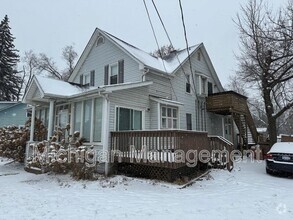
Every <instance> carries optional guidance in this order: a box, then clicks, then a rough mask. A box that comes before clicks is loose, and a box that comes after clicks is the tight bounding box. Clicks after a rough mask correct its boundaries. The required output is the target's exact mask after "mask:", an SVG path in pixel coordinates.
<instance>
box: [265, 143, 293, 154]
mask: <svg viewBox="0 0 293 220" xmlns="http://www.w3.org/2000/svg"><path fill="white" fill-rule="evenodd" d="M269 153H288V154H293V142H278V143H275V144H274V145H273V147H272V148H271V150H270V151H269Z"/></svg>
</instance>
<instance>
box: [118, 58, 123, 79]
mask: <svg viewBox="0 0 293 220" xmlns="http://www.w3.org/2000/svg"><path fill="white" fill-rule="evenodd" d="M118 83H124V60H119V61H118Z"/></svg>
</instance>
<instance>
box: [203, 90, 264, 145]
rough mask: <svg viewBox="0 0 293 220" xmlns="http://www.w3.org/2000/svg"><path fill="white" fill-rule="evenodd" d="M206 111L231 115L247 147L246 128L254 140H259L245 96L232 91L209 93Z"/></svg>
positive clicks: (256, 141) (257, 141)
mask: <svg viewBox="0 0 293 220" xmlns="http://www.w3.org/2000/svg"><path fill="white" fill-rule="evenodd" d="M206 103H207V111H208V112H213V113H215V114H220V115H232V117H233V119H234V122H235V124H236V126H237V127H238V130H239V133H240V136H241V137H242V138H243V140H244V142H245V145H246V147H248V130H247V129H248V128H249V130H250V132H251V134H252V138H253V140H254V142H255V143H256V144H257V143H259V142H260V139H259V134H258V132H257V130H256V127H255V124H254V121H253V118H252V115H251V113H250V110H249V107H248V105H247V97H245V96H243V95H240V94H238V93H236V92H233V91H227V92H221V93H215V94H211V95H209V96H208V97H207V99H206Z"/></svg>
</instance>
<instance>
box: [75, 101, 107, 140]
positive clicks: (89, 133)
mask: <svg viewBox="0 0 293 220" xmlns="http://www.w3.org/2000/svg"><path fill="white" fill-rule="evenodd" d="M102 106H103V104H102V98H95V99H88V100H85V101H82V102H77V103H75V104H74V123H73V124H74V131H80V132H81V137H84V138H85V139H86V142H100V141H101V133H102V118H103V117H102Z"/></svg>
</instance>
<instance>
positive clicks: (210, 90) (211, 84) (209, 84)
mask: <svg viewBox="0 0 293 220" xmlns="http://www.w3.org/2000/svg"><path fill="white" fill-rule="evenodd" d="M213 93H214V89H213V83H211V82H208V95H211V94H213Z"/></svg>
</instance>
